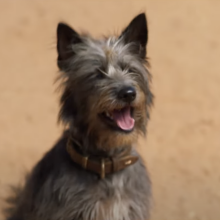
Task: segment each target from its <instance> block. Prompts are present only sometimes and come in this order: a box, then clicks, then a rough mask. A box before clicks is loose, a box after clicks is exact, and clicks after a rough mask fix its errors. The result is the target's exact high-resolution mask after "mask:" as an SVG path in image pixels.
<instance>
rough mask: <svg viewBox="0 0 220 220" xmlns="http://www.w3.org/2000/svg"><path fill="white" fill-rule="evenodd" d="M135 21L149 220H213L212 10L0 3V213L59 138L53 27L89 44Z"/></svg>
mask: <svg viewBox="0 0 220 220" xmlns="http://www.w3.org/2000/svg"><path fill="white" fill-rule="evenodd" d="M143 11H145V12H146V13H147V17H148V24H149V44H148V56H149V58H150V63H151V72H152V75H153V85H152V88H153V91H154V94H155V96H156V99H155V105H154V108H153V109H152V114H151V121H150V123H149V127H148V135H147V138H146V139H143V138H142V139H140V148H139V150H140V152H141V154H142V155H143V157H144V159H145V161H146V163H147V166H148V169H149V172H150V175H151V179H152V183H153V194H154V201H153V208H152V220H159V219H160V220H183V219H184V220H187V219H195V220H217V219H219V216H220V208H219V207H220V159H219V158H220V134H219V132H220V61H219V59H220V24H219V23H220V13H219V11H220V1H218V0H186V1H178V0H166V1H164V0H154V1H153V0H152V1H150V0H149V1H140V0H126V1H116V0H112V1H110V0H109V1H105V0H102V1H101V0H99V1H94V0H93V1H92V0H90V1H82V0H81V1H73V0H70V1H68V0H62V1H61V0H60V1H55V0H48V1H40V0H39V1H37V0H32V1H28V0H17V1H16V0H7V1H6V0H5V1H4V0H0V201H1V202H0V207H3V205H4V204H3V202H2V200H1V199H2V198H4V197H5V196H6V195H7V193H8V192H9V190H8V185H9V184H16V183H20V182H22V180H23V175H24V174H25V172H27V171H29V170H30V169H31V168H32V166H33V165H34V164H35V163H36V162H37V161H38V160H39V159H40V158H41V157H42V155H43V154H44V153H45V152H46V151H48V150H49V149H50V148H51V147H52V145H53V144H54V143H55V141H56V140H57V139H58V138H59V135H60V133H61V131H62V126H58V125H57V114H58V94H57V93H56V92H55V89H56V87H57V85H55V84H54V79H55V77H56V76H57V70H58V69H57V66H56V57H57V54H56V27H57V23H58V22H59V21H65V22H67V23H69V24H70V25H71V26H72V27H73V28H75V29H76V30H78V31H80V30H86V31H89V32H90V33H91V34H92V35H93V36H96V37H97V36H101V35H102V34H111V33H115V32H118V33H119V32H120V30H121V29H122V28H124V27H125V26H126V25H127V24H128V23H129V22H130V20H131V19H132V18H133V17H134V16H135V15H137V14H138V13H140V12H143Z"/></svg>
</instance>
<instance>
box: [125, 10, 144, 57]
mask: <svg viewBox="0 0 220 220" xmlns="http://www.w3.org/2000/svg"><path fill="white" fill-rule="evenodd" d="M121 37H122V38H123V39H124V41H125V43H126V44H127V43H131V42H136V43H138V44H139V51H138V52H139V54H140V56H141V58H143V59H144V58H145V56H146V45H147V40H148V28H147V19H146V16H145V13H142V14H139V15H138V16H136V17H135V18H134V19H133V20H132V21H131V22H130V24H129V25H128V26H127V27H126V28H125V29H124V31H123V32H122V34H121Z"/></svg>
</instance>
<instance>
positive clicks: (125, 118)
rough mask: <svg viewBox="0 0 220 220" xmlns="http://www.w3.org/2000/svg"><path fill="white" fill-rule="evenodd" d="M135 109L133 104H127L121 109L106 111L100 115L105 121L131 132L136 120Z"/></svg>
mask: <svg viewBox="0 0 220 220" xmlns="http://www.w3.org/2000/svg"><path fill="white" fill-rule="evenodd" d="M133 111H134V109H133V108H132V107H131V106H126V107H124V108H121V109H114V110H112V111H105V112H103V113H102V114H101V115H100V116H101V117H102V118H103V119H104V121H105V122H106V123H107V124H109V125H110V126H113V127H114V128H118V129H120V130H121V131H125V132H130V131H132V130H133V128H134V124H135V120H134V118H133V117H132V115H133Z"/></svg>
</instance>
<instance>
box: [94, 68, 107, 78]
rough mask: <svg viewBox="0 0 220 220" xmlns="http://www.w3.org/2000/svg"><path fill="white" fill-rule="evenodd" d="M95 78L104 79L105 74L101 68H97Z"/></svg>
mask: <svg viewBox="0 0 220 220" xmlns="http://www.w3.org/2000/svg"><path fill="white" fill-rule="evenodd" d="M96 78H97V79H104V78H105V74H104V73H103V72H102V71H101V70H97V71H96Z"/></svg>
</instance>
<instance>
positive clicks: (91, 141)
mask: <svg viewBox="0 0 220 220" xmlns="http://www.w3.org/2000/svg"><path fill="white" fill-rule="evenodd" d="M132 22H133V23H132ZM132 22H131V23H130V25H129V26H128V28H127V29H125V30H124V32H123V33H122V35H121V36H120V37H111V38H108V39H102V40H95V39H92V38H91V37H88V36H79V35H78V34H77V33H76V32H75V31H74V30H71V29H70V28H69V27H67V26H63V25H62V27H61V26H60V27H59V28H60V29H65V30H64V32H66V33H65V34H64V35H63V30H62V31H60V33H59V31H58V54H59V57H58V66H59V67H60V69H61V71H62V75H61V78H63V89H64V90H63V95H62V97H61V111H60V119H61V120H62V121H63V122H65V123H66V124H68V125H69V129H68V130H67V131H65V132H64V134H63V136H62V137H61V138H60V140H59V141H58V142H57V144H56V145H55V146H54V147H53V148H52V149H51V150H50V151H49V152H48V153H47V154H46V155H45V156H44V157H43V159H42V160H41V161H40V162H39V163H38V164H37V165H36V166H35V167H34V169H33V171H32V173H31V175H30V176H29V177H28V179H27V181H26V184H25V186H24V188H23V190H22V192H20V193H19V195H18V197H17V200H16V205H15V209H14V211H13V212H12V213H10V215H9V217H8V220H146V219H148V218H149V209H150V195H151V186H150V185H151V184H150V180H149V177H148V174H147V171H146V168H145V166H144V164H143V161H142V159H141V157H140V155H138V153H137V152H136V150H135V148H134V146H135V143H136V142H137V137H138V134H139V133H145V127H146V123H147V120H148V118H149V107H150V105H151V104H152V98H153V95H152V94H151V92H150V88H149V81H150V74H149V72H148V70H147V69H146V67H145V64H146V60H145V55H146V49H145V46H146V43H147V28H146V18H145V15H144V14H141V15H139V16H137V17H136V18H135V19H134V20H133V21H132ZM141 31H143V33H142V32H141ZM138 32H141V33H140V34H139V35H137V34H136V33H138ZM68 35H69V37H68ZM136 35H137V36H136ZM60 39H61V40H60ZM59 40H60V41H59ZM70 42H71V43H70ZM123 86H133V87H134V88H135V89H136V91H137V94H136V98H135V100H134V101H133V102H132V103H131V106H132V107H133V108H134V112H133V117H134V119H135V127H134V129H133V131H132V132H130V133H123V132H121V131H117V130H114V129H112V128H110V127H109V126H107V125H106V124H105V123H103V121H102V120H101V119H100V118H99V115H100V114H101V113H102V112H104V111H109V110H114V109H119V108H122V107H124V106H125V103H124V102H122V101H120V100H118V99H117V93H118V91H119V90H120V89H121V88H122V87H123ZM70 135H71V136H74V137H75V138H76V139H77V141H78V142H79V143H80V145H81V146H82V148H81V149H79V150H80V151H81V152H82V153H86V154H89V155H99V156H112V157H114V156H117V153H118V151H120V150H121V149H125V148H126V147H128V146H132V147H133V149H132V154H133V155H137V156H138V157H139V160H138V162H137V163H135V164H134V165H132V166H130V167H127V168H126V169H124V170H122V171H119V172H117V173H114V174H111V175H107V176H106V178H105V179H103V180H101V179H100V178H99V176H97V175H96V174H94V173H91V172H89V171H86V170H84V169H82V168H80V167H79V166H78V165H77V164H75V163H74V162H73V161H72V160H71V159H70V157H69V155H68V154H67V152H66V149H65V147H66V143H67V139H68V137H69V136H70Z"/></svg>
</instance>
